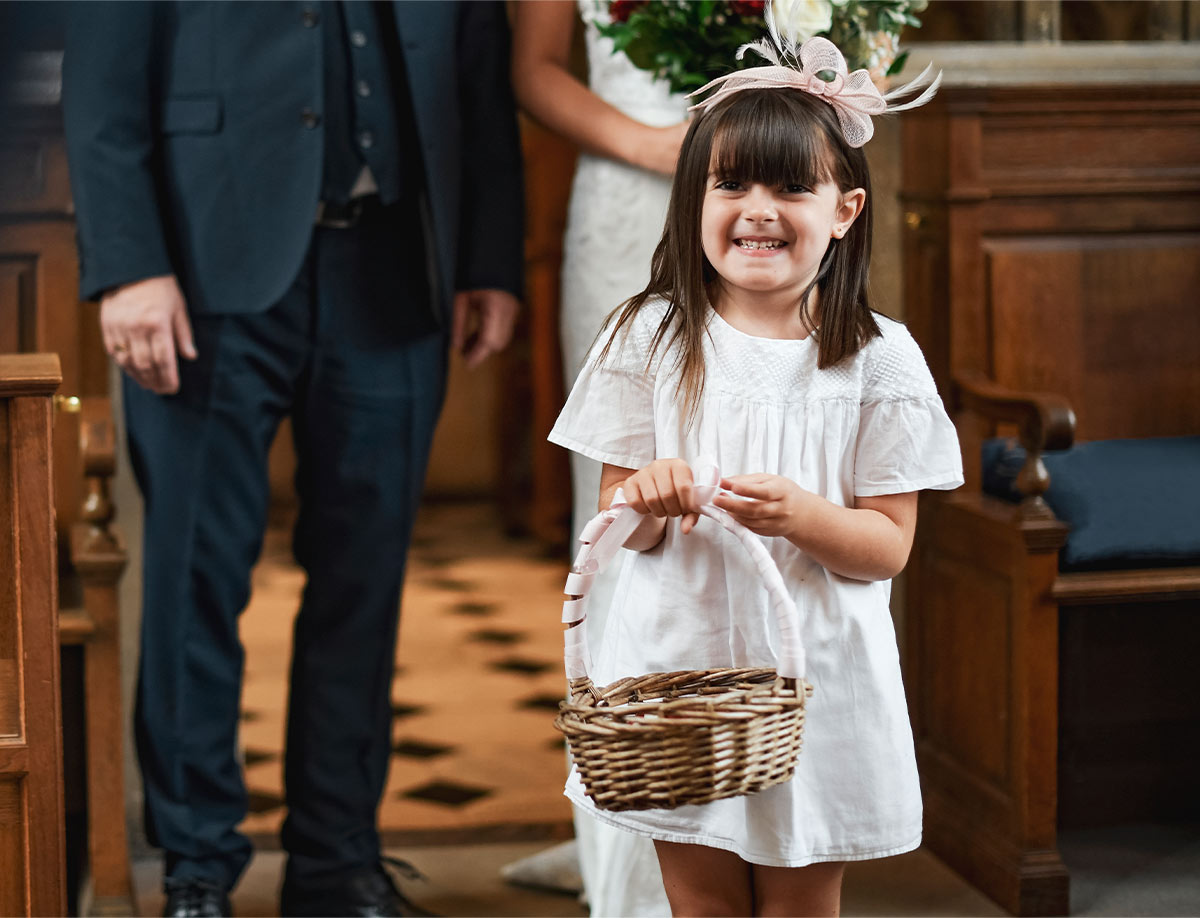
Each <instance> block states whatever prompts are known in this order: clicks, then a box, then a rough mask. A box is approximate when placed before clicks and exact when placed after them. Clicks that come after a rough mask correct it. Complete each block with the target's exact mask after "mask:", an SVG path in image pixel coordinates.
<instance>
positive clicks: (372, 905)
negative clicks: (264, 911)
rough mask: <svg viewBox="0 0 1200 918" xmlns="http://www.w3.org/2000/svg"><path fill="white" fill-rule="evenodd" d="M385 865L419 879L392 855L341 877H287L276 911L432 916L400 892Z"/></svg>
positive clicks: (369, 917)
mask: <svg viewBox="0 0 1200 918" xmlns="http://www.w3.org/2000/svg"><path fill="white" fill-rule="evenodd" d="M385 865H390V866H392V867H394V868H396V869H397V870H399V871H401V872H402V873H404V874H405V875H406V876H408V877H410V878H412V877H417V878H421V874H420V873H418V872H417V871H416V870H415V869H414V868H413V867H412V866H411V865H410V864H408V863H407V862H405V861H401V860H397V859H396V858H391V857H384V858H382V859H381V860H380V862H379V863H378V864H376V865H375V866H373V867H369V868H367V869H366V870H359V871H356V872H354V873H350V874H345V875H344V876H338V877H333V878H322V879H321V880H317V881H305V880H303V879H299V878H296V877H288V878H287V879H286V880H284V883H283V892H282V893H281V895H280V903H279V913H280V914H281V915H285V916H292V915H294V916H307V918H311V916H320V915H325V916H328V915H338V916H355V918H359V916H361V918H382V916H394V915H398V916H406V915H414V916H425V915H434V914H435V913H434V912H431V911H428V910H426V909H423V908H421V906H419V905H417V904H415V903H414V902H412V901H410V900H409V899H408V898H407V897H406V896H405V895H404V894H403V893H402V892H400V889H399V888H398V887H397V886H396V881H395V879H394V878H393V877H392V875H391V873H389V872H388V870H387V869H386V866H385ZM422 879H423V878H422Z"/></svg>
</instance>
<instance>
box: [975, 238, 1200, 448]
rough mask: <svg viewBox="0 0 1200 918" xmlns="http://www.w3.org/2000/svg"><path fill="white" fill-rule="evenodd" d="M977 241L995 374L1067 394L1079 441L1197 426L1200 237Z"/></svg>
mask: <svg viewBox="0 0 1200 918" xmlns="http://www.w3.org/2000/svg"><path fill="white" fill-rule="evenodd" d="M984 250H985V252H986V255H987V276H988V279H989V286H988V297H989V302H988V309H989V314H990V315H991V317H992V322H991V328H990V334H991V337H992V345H991V353H992V359H993V367H992V372H993V375H994V378H995V379H996V381H997V382H1000V383H1003V384H1005V385H1009V386H1012V387H1014V388H1020V389H1030V390H1036V391H1045V392H1057V393H1059V394H1061V395H1064V396H1066V398H1067V399H1068V401H1069V402H1070V403H1071V405H1072V407H1073V408H1074V409H1075V413H1076V418H1077V427H1076V435H1077V437H1078V439H1080V440H1099V439H1106V438H1113V437H1150V436H1172V435H1180V434H1186V433H1189V432H1195V431H1197V430H1200V373H1197V371H1196V368H1197V358H1196V353H1197V351H1196V348H1197V344H1196V342H1197V341H1200V310H1197V309H1196V300H1195V296H1194V294H1193V293H1192V292H1193V291H1196V290H1200V235H1153V236H1151V235H1147V236H1139V235H1128V234H1121V235H1107V234H1106V235H1103V236H1091V235H1089V236H1065V237H1036V236H1031V237H1025V238H1018V239H1001V240H986V241H985V243H984ZM1147 367H1154V372H1153V373H1147V372H1146V368H1147Z"/></svg>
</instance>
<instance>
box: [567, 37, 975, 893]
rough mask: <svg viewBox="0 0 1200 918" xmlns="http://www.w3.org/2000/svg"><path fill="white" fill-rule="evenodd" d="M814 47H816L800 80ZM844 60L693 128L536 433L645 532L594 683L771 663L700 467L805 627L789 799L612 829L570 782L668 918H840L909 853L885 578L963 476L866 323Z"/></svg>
mask: <svg viewBox="0 0 1200 918" xmlns="http://www.w3.org/2000/svg"><path fill="white" fill-rule="evenodd" d="M812 42H824V40H823V39H813V40H811V41H810V42H809V43H807V44H806V45H805V47H804V48H803V49H802V50H801V55H800V57H801V60H804V59H805V54H804V52H805V51H807V50H808V49H809V45H810V44H812ZM824 44H825V45H828V47H829V48H832V47H833V46H832V45H829V43H828V42H824ZM820 50H824V49H820ZM833 50H834V53H835V54H837V60H838V61H840V68H841V70H840V72H839V73H837V74H835V80H834V81H833V82H832V83H824V81H815V82H814V80H813V79H810V77H809V75H808V74H810V73H815V72H816V70H814V69H809V70H808V73H805V74H796V73H793V76H792V77H790V78H786V79H783V80H779V79H775V78H774V75H772V76H771V77H770V78H769V79H768V77H766V76H764V77H763V78H761V79H759V80H758V82H755V77H754V76H753V75H754V70H748V71H743V72H742V73H741V74H739V75H738V76H737V80H738V81H740V82H735V81H734V78H731V79H730V81H729V83H727V85H726V87H725V89H723V90H722V92H720V93H718V94H717V96H715V97H714V98H715V99H716V101H715V102H712V104H706V105H705V106H703V108H704V110H703V111H702V113H701V114H700V116H699V117H697V118H696V120H695V121H694V122H693V124H692V126H691V128H690V129H689V131H688V133H687V136H686V137H685V139H684V143H683V148H682V150H681V153H680V159H679V167H678V170H677V172H676V175H675V179H674V184H673V187H672V195H671V204H670V209H669V213H668V217H667V223H666V227H665V230H664V233H663V236H662V240H661V241H660V243H659V245H658V248H657V250H656V251H655V254H654V259H653V263H652V270H651V280H650V283H649V285H648V286H647V287H646V289H645V290H644V291H642V292H641V293H639V294H638V295H637V296H635V297H634V298H633V299H631V300H630V301H628V302H627V303H626V304H625V305H624V306H623V307H622V308H621V309H620V310H618V312H617V313H614V316H615V319H614V320H613V321H612V322H611V331H609V333H608V334H607V335H606V336H605V337H604V338H603V339H602V340H601V341H600V342H599V343H598V344H597V346H596V348H595V349H594V353H593V357H592V359H591V360H590V361H589V364H588V366H587V368H586V369H585V370H584V371H583V373H582V374H581V375H580V377H579V379H578V381H577V383H576V385H575V387H574V388H573V390H572V392H571V395H570V397H569V399H568V401H567V404H566V406H565V408H564V409H563V412H562V414H561V416H560V417H559V419H558V422H557V423H556V425H555V427H554V430H553V431H552V433H551V435H550V439H551V440H553V441H554V442H556V443H559V444H561V445H563V446H566V447H568V448H570V449H572V450H575V451H576V452H579V453H582V454H583V455H586V456H589V457H591V458H593V459H596V460H598V461H600V462H603V463H604V467H603V473H602V478H601V485H600V505H601V507H608V506H609V504H610V503H611V501H612V499H613V496H614V493H615V492H616V490H617V488H618V487H619V488H621V489H623V491H624V494H625V497H626V500H627V501H628V502H629V503H630V504H631V505H632V506H634V507H635V508H637V509H638V510H640V511H642V512H643V513H645V514H647V516H646V519H645V520H644V521H643V523H642V524H641V526H640V527H639V528H638V529H637V530H636V531H635V532H634V533H633V535H632V536H630V538H629V540H628V541H627V542H626V543H625V544H626V547H627V548H630V549H633V551H634V552H635V554H633V555H632V556H631V557H628V558H627V559H626V561H625V563H624V565H623V569H622V572H621V579H620V582H619V583H618V585H617V588H616V593H615V596H614V600H613V606H612V609H611V611H610V613H609V624H608V627H607V629H606V632H605V636H604V640H603V643H602V645H601V648H600V652H599V655H598V659H597V662H596V666H595V668H594V678H595V681H596V683H597V684H598V685H599V684H605V683H608V682H611V681H613V680H614V679H616V678H619V677H621V676H625V675H631V674H638V673H645V672H661V671H671V670H681V669H704V668H710V667H712V668H715V667H726V666H735V667H743V666H773V665H775V648H776V647H777V646H778V634H777V632H776V630H775V627H774V623H773V621H772V616H771V614H770V610H769V608H768V602H767V597H766V594H765V591H764V590H763V589H762V588H761V586H760V584H759V582H758V576H757V574H756V572H755V570H754V568H753V564H752V562H751V561H750V560H749V558H748V556H747V555H746V553H745V549H744V548H743V547H742V546H741V545H739V544H738V543H737V541H736V539H735V538H733V537H732V536H730V535H729V534H728V533H726V532H725V531H724V530H723V529H722V528H721V527H720V526H719V525H718V524H716V523H715V522H713V521H711V520H709V519H707V518H702V517H699V516H698V513H697V510H698V506H697V503H696V498H695V496H694V494H693V490H692V484H693V481H692V471H691V469H692V467H693V466H698V465H700V464H703V463H704V462H709V461H715V462H716V463H717V464H718V466H719V467H720V469H721V470H722V472H723V473H724V474H725V477H724V478H722V479H721V486H722V488H723V489H725V492H724V493H722V494H721V495H720V496H718V497H717V498H716V499H715V500H714V503H715V504H716V505H717V506H719V507H721V508H722V509H724V510H726V511H728V512H729V513H731V514H733V516H734V517H735V518H736V519H737V520H738V521H740V522H741V523H742V524H744V525H745V526H747V527H748V528H750V529H751V530H752V531H754V532H755V533H758V534H759V535H761V536H764V537H767V539H766V545H767V547H768V549H769V550H770V552H771V554H772V556H773V558H774V560H775V562H776V563H777V564H778V566H779V568H780V571H781V572H782V574H783V576H784V580H785V581H786V582H787V584H788V587H789V589H790V591H791V593H792V595H793V598H794V599H795V600H796V602H797V605H798V607H799V608H800V610H801V617H802V636H803V641H804V645H805V647H806V648H807V651H808V661H809V671H808V673H807V678H808V680H809V681H810V682H812V683H813V685H814V687H815V693H814V695H813V697H812V699H811V701H810V704H809V709H808V719H807V725H806V728H805V733H806V740H805V751H804V754H803V755H801V756H800V758H799V760H798V764H797V769H796V774H795V777H794V778H793V779H792V780H791V781H789V782H787V783H785V784H782V785H778V786H776V787H772V788H770V789H768V790H766V791H763V792H762V793H759V794H756V795H752V796H748V797H736V798H732V799H728V800H719V801H716V802H714V803H709V804H705V805H702V806H684V807H680V808H678V809H675V810H650V811H641V812H627V813H609V812H604V811H601V810H597V809H596V808H595V807H594V806H592V804H591V801H590V799H589V798H588V797H587V795H586V793H585V792H584V789H583V787H582V786H581V784H580V782H579V779H578V776H577V775H576V774H574V773H573V774H572V776H571V778H570V779H569V780H568V785H567V794H568V796H569V797H570V798H571V799H572V800H573V801H574V802H575V803H576V804H578V805H580V806H583V807H587V808H589V809H590V810H591V811H592V812H593V813H594V814H595V815H596V816H597V817H598V818H600V819H602V820H605V821H607V822H609V823H611V824H612V825H614V826H616V827H618V828H620V829H624V830H626V831H628V832H632V833H635V834H637V835H642V836H647V837H650V838H652V839H654V840H655V846H656V849H657V852H658V857H659V863H660V866H661V868H662V873H663V879H664V882H665V884H666V889H667V895H668V898H669V900H670V903H671V908H672V911H673V912H674V913H675V914H686V915H749V914H756V915H836V914H837V913H838V908H839V899H840V889H841V877H842V869H843V865H844V863H845V862H846V861H851V860H861V859H866V858H875V857H884V856H887V855H892V854H899V853H900V852H903V851H908V850H911V849H913V848H915V847H917V845H918V844H919V843H920V838H921V797H920V788H919V785H918V782H917V771H916V762H915V758H914V754H913V743H912V734H911V730H910V728H909V724H908V718H907V712H906V708H905V702H904V693H903V686H902V684H901V679H900V668H899V660H898V654H897V650H896V641H895V634H894V631H893V628H892V621H891V617H890V615H889V611H888V598H889V593H890V579H891V578H892V577H894V576H895V575H896V574H897V573H899V572H900V570H901V569H903V567H904V564H905V562H906V560H907V558H908V552H909V548H910V546H911V544H912V539H913V530H914V526H915V523H916V510H917V492H918V491H919V490H921V489H923V488H954V487H957V486H958V485H960V484H961V483H962V471H961V470H962V465H961V458H960V455H959V450H958V443H957V439H956V437H955V432H954V428H953V426H952V425H951V423H950V421H949V419H948V418H947V416H946V414H945V411H944V410H943V407H942V404H941V401H940V400H939V398H938V394H937V390H936V388H935V387H934V383H933V379H932V377H931V376H930V374H929V371H928V369H927V367H926V365H925V362H924V360H923V358H922V356H921V352H920V350H919V349H918V347H917V345H916V343H915V342H914V341H913V339H912V337H911V336H910V335H909V333H908V331H907V330H906V329H905V328H904V326H903V325H901V324H899V323H897V322H893V321H891V320H889V319H886V318H884V317H882V316H879V315H876V314H875V313H873V312H872V311H871V310H870V309H869V308H868V305H867V264H868V260H869V257H870V235H871V198H870V179H869V176H868V173H867V163H866V158H865V156H864V155H863V152H862V150H861V143H862V142H863V141H864V139H865V138H864V136H863V135H864V128H863V124H862V121H863V119H864V117H865V116H862V117H856V116H855V115H854V113H853V112H851V113H850V114H849V115H848V114H847V113H846V112H845V111H843V109H842V106H841V105H840V104H839V100H837V99H836V98H833V100H832V101H831V98H832V97H833V94H834V93H835V92H836V91H837V90H839V89H845V88H848V87H859V88H861V81H858V80H857V77H858V75H859V74H863V76H864V78H865V72H864V71H858V72H856V74H849V75H847V74H845V63H844V61H842V60H841V55H840V54H838V53H837V52H836V49H833ZM760 69H761V70H762V71H763V72H764V74H765V72H766V71H779V70H782V69H785V68H780V67H774V68H760ZM821 69H825V68H821ZM746 74H750V75H752V76H750V77H746V76H745V75H746ZM839 80H840V82H839ZM818 83H820V84H821V85H818ZM781 84H782V85H781ZM756 86H762V87H769V88H754V87H756ZM875 97H876V98H879V97H878V93H877V92H875ZM710 101H711V100H710ZM845 101H846V100H845V99H842V100H840V102H845ZM851 101H852V100H851ZM872 104H874V103H872ZM885 107H886V105H885V103H884V102H883V100H882V99H881V98H879V104H878V105H877V106H875V107H874V109H873V110H874V111H876V112H878V111H882V110H883V109H884V108H885ZM860 114H861V113H860ZM865 134H866V136H868V137H869V134H870V122H869V118H866V128H865ZM852 143H854V144H857V145H852Z"/></svg>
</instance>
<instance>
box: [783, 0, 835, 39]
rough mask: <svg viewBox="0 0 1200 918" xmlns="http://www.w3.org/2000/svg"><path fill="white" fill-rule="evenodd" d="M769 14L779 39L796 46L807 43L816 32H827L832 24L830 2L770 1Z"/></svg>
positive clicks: (824, 0) (802, 0)
mask: <svg viewBox="0 0 1200 918" xmlns="http://www.w3.org/2000/svg"><path fill="white" fill-rule="evenodd" d="M771 13H772V14H773V15H774V17H775V27H776V28H777V29H778V30H779V37H780V38H783V39H785V40H786V39H789V38H790V39H791V40H792V41H794V42H795V43H796V44H798V45H799V44H802V43H803V42H806V41H808V40H809V39H810V38H812V37H813V36H814V35H816V34H817V33H818V32H827V31H829V27H830V26H831V25H832V24H833V3H831V2H830V0H771Z"/></svg>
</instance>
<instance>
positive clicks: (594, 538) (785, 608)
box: [562, 466, 805, 681]
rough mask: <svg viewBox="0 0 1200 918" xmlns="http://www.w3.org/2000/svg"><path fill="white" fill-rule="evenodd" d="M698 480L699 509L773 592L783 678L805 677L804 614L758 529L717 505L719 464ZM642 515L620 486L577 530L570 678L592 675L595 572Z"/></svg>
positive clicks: (568, 612) (567, 650) (566, 657)
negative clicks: (588, 623) (590, 609)
mask: <svg viewBox="0 0 1200 918" xmlns="http://www.w3.org/2000/svg"><path fill="white" fill-rule="evenodd" d="M696 480H697V482H703V483H698V484H696V485H694V486H693V490H694V492H695V494H696V496H697V499H698V500H699V503H700V512H701V513H702V514H703V515H704V516H707V517H709V518H710V519H714V520H716V521H717V522H718V523H720V524H721V525H722V526H724V527H725V528H726V529H728V530H729V531H730V532H731V533H733V534H734V535H735V536H737V538H738V541H740V542H741V543H742V545H744V546H745V547H746V550H747V551H748V552H749V553H750V557H751V558H752V559H753V560H754V565H755V567H756V568H757V569H758V573H759V576H760V577H762V580H763V585H764V586H766V588H767V593H768V595H769V596H770V597H771V611H772V612H773V613H774V614H775V619H776V621H777V622H778V623H779V635H780V639H781V646H780V650H779V662H778V665H777V666H776V671H777V672H778V673H779V675H780V676H783V677H784V678H791V679H802V678H804V672H805V658H804V645H803V644H802V643H801V641H800V613H799V612H798V611H797V609H796V604H795V603H794V602H793V601H792V597H791V595H790V594H789V593H788V590H787V587H786V586H785V585H784V582H783V576H782V575H781V574H780V573H779V568H778V567H776V565H775V561H774V560H773V559H772V558H771V555H770V553H769V552H768V551H767V550H766V548H765V547H763V543H762V542H761V541H760V540H759V539H758V537H757V536H755V535H754V533H752V532H751V531H750V530H749V529H747V528H746V527H745V526H743V525H742V524H741V523H739V522H738V521H737V520H735V519H734V518H733V517H732V516H730V515H729V514H728V513H726V512H725V511H724V510H722V509H721V508H720V507H717V506H714V505H713V503H712V501H713V498H715V497H716V496H717V494H718V493H719V492H720V487H719V486H718V482H719V481H720V480H721V474H720V472H719V471H718V470H717V469H716V467H715V466H714V467H711V469H710V470H708V471H706V472H705V473H704V474H703V475H702V476H701V475H697V476H696ZM643 518H644V514H641V513H639V512H638V511H637V510H634V509H633V508H632V507H630V506H629V505H628V504H627V503H626V502H625V495H624V494H623V493H622V492H621V491H620V490H619V489H618V491H617V493H616V495H615V496H614V497H613V502H612V506H611V507H609V509H607V510H605V511H603V512H602V513H600V514H598V515H597V516H596V517H595V518H593V519H592V521H591V522H589V523H588V524H587V525H586V526H584V527H583V531H582V532H581V533H580V534H579V541H580V542H581V543H582V544H581V546H580V549H579V553H578V554H577V555H576V556H575V563H574V564H572V565H571V572H570V573H569V574H568V575H567V583H566V586H564V587H563V592H564V593H566V594H567V595H568V596H571V597H574V598H572V599H568V600H567V601H566V602H564V603H563V617H562V620H563V623H564V624H566V625H569V626H570V627H568V628H567V630H566V631H565V632H564V633H563V662H564V664H565V666H566V670H567V678H568V679H569V680H572V681H573V680H575V679H584V678H587V679H590V678H591V668H592V662H591V655H590V653H589V652H588V646H587V632H586V631H585V630H584V628H583V627H582V625H583V622H584V620H585V619H586V618H587V601H588V593H589V591H590V590H591V588H592V583H593V581H594V580H595V579H596V574H598V573H599V572H600V571H602V570H604V568H605V567H606V566H607V565H608V562H609V561H611V560H612V558H613V556H614V555H616V553H617V551H618V550H619V549H620V548H621V546H622V545H624V544H625V540H626V539H628V538H629V536H630V535H631V534H632V533H633V531H634V530H635V529H637V527H638V525H639V524H640V523H641V522H642V519H643Z"/></svg>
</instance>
